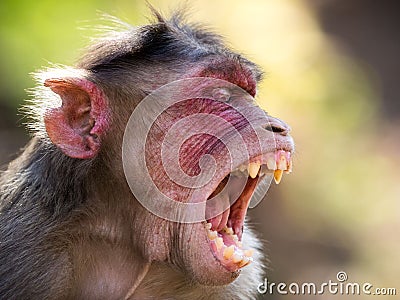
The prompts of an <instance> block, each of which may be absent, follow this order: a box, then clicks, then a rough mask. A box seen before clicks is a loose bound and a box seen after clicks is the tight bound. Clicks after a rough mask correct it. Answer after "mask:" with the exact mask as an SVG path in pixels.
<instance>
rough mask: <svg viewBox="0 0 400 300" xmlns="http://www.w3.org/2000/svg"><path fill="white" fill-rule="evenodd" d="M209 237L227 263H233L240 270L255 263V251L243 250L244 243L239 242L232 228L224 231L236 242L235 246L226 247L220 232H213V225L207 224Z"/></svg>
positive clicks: (226, 228)
mask: <svg viewBox="0 0 400 300" xmlns="http://www.w3.org/2000/svg"><path fill="white" fill-rule="evenodd" d="M204 227H205V229H206V231H207V236H208V238H209V239H210V241H211V243H214V244H215V248H216V251H217V254H218V256H219V257H220V258H222V259H223V260H224V261H225V262H232V263H234V264H236V265H237V266H238V267H239V268H242V267H244V266H246V265H248V264H249V263H250V262H252V261H253V257H252V256H253V253H254V250H253V249H246V250H244V249H242V243H241V242H240V241H239V239H238V237H237V235H236V234H234V232H233V230H232V228H229V227H225V228H224V229H223V230H222V231H223V232H224V233H225V234H227V235H229V236H230V237H231V238H232V240H233V241H234V242H235V245H230V246H226V245H225V244H224V240H223V238H222V237H220V236H218V232H216V231H214V230H211V224H210V223H207V224H206V225H205V226H204Z"/></svg>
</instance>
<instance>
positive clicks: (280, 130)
mask: <svg viewBox="0 0 400 300" xmlns="http://www.w3.org/2000/svg"><path fill="white" fill-rule="evenodd" d="M264 129H266V130H268V131H271V132H276V133H285V132H286V133H287V130H286V128H283V127H281V126H277V125H274V124H268V125H266V126H265V127H264Z"/></svg>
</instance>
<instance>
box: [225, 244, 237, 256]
mask: <svg viewBox="0 0 400 300" xmlns="http://www.w3.org/2000/svg"><path fill="white" fill-rule="evenodd" d="M234 252H235V246H233V245H231V246H229V247H226V248H225V249H224V254H223V255H224V258H225V259H230V258H231V257H232V255H233V253H234Z"/></svg>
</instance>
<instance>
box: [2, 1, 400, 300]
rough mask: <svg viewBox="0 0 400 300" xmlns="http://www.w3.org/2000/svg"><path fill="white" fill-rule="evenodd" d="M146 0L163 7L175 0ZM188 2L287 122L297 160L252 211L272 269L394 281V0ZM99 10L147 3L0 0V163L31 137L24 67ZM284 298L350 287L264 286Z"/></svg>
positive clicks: (398, 213)
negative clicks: (307, 290) (260, 72)
mask: <svg viewBox="0 0 400 300" xmlns="http://www.w3.org/2000/svg"><path fill="white" fill-rule="evenodd" d="M151 3H152V4H153V5H154V6H155V7H156V8H158V9H161V11H163V12H165V13H166V14H168V11H170V9H173V8H174V7H177V6H179V5H181V4H182V1H172V0H171V1H167V0H166V1H156V0H154V1H151ZM189 7H191V9H190V11H191V17H190V19H191V20H194V21H201V22H205V23H208V24H209V25H211V26H212V27H213V28H214V29H215V30H216V31H217V32H220V33H222V34H223V35H224V36H225V37H226V39H227V40H228V41H229V45H230V46H232V47H233V48H234V49H236V50H238V51H240V52H241V53H243V54H245V55H247V56H248V57H249V58H250V59H252V60H253V61H255V62H256V63H258V64H260V65H261V66H262V68H263V69H264V70H265V72H266V79H265V80H264V82H263V83H262V85H261V86H260V89H259V93H258V98H257V100H258V102H259V103H260V105H262V107H264V108H265V109H266V110H267V111H268V112H270V113H271V114H272V115H274V116H278V117H280V118H282V119H283V120H285V121H287V122H288V123H289V124H290V125H291V126H292V128H293V136H294V138H295V141H296V143H297V154H296V155H295V160H294V173H293V174H291V175H287V176H284V178H283V181H282V183H281V184H280V185H279V186H272V187H271V189H270V191H269V193H268V196H267V198H266V199H265V200H264V201H263V202H262V203H261V204H259V205H258V206H257V207H256V208H255V209H253V210H252V211H251V212H250V214H251V216H252V219H253V221H254V222H255V224H256V225H255V226H256V228H257V229H258V231H259V232H260V236H261V238H262V239H264V240H265V241H266V249H265V252H266V254H268V255H269V258H270V261H271V262H270V264H269V267H270V270H269V271H268V272H267V274H266V276H267V277H268V280H269V281H271V282H286V283H290V282H299V283H301V282H312V281H314V282H316V283H321V282H326V281H327V280H329V279H332V280H335V278H336V273H337V272H338V271H345V272H346V273H347V274H348V276H349V280H348V281H351V282H359V283H363V282H370V283H372V284H373V285H374V286H375V287H395V288H397V294H399V293H400V283H399V279H400V201H399V200H400V169H399V163H400V155H399V148H400V134H399V130H400V122H399V121H400V100H399V97H400V89H399V85H400V82H399V78H400V60H399V58H398V55H399V53H400V35H399V31H400V10H399V8H400V4H399V2H398V1H394V0H387V1H382V2H379V1H373V0H353V1H344V0H342V1H341V0H337V1H334V0H330V1H328V0H326V1H317V0H315V1H312V0H309V1H305V0H304V1H301V0H267V1H263V0H250V1H240V0H237V1H232V0H230V1H229V0H219V1H211V0H203V1H200V0H198V1H189ZM101 12H104V13H108V14H112V15H115V16H117V17H119V18H121V19H123V20H125V21H129V22H131V23H134V24H143V23H146V22H147V16H148V9H147V8H146V4H145V2H144V1H132V0H131V1H127V0H114V1H107V0H86V1H76V0H74V1H72V0H71V1H44V0H43V1H28V0H12V1H11V0H2V1H1V2H0V51H1V53H0V78H1V79H0V164H1V165H3V166H4V167H5V164H6V163H7V162H8V161H9V160H10V159H12V158H13V157H15V153H16V151H17V150H18V149H19V148H20V147H22V146H23V145H24V143H25V142H26V141H27V140H28V135H27V133H26V131H25V129H24V126H23V123H24V122H25V119H24V118H23V116H22V115H21V113H19V112H18V108H19V107H20V106H21V104H22V103H23V100H24V99H26V98H27V97H28V96H27V93H26V91H25V90H26V89H27V88H31V87H33V85H34V82H33V80H32V79H31V77H30V75H29V74H30V73H31V72H33V71H35V70H36V69H38V68H40V67H43V66H48V65H49V62H52V63H60V64H67V65H69V64H73V63H74V61H75V60H76V59H77V58H78V56H79V53H80V49H82V48H83V47H84V46H85V45H87V43H88V40H89V37H90V36H92V35H93V34H94V33H95V31H94V30H93V29H91V26H94V25H98V24H99V23H101V22H99V21H98V19H99V13H101ZM4 167H3V169H4ZM257 285H258V283H257V282H255V283H254V286H255V288H256V287H257ZM364 297H365V296H357V297H354V298H358V299H363V298H364ZM371 297H372V296H370V297H369V298H371ZM397 297H398V296H397ZM291 298H292V299H332V298H343V299H347V298H350V297H349V296H338V295H336V296H335V297H332V296H331V295H328V294H326V295H319V296H288V295H286V296H279V295H273V296H271V297H270V298H269V299H291ZM377 298H379V299H395V298H396V296H379V297H377Z"/></svg>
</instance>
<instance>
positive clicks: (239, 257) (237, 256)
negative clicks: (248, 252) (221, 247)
mask: <svg viewBox="0 0 400 300" xmlns="http://www.w3.org/2000/svg"><path fill="white" fill-rule="evenodd" d="M241 260H242V256H241V255H239V254H237V253H236V252H235V253H234V254H233V256H232V261H233V262H234V263H235V264H236V263H238V262H240V261H241Z"/></svg>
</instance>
